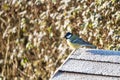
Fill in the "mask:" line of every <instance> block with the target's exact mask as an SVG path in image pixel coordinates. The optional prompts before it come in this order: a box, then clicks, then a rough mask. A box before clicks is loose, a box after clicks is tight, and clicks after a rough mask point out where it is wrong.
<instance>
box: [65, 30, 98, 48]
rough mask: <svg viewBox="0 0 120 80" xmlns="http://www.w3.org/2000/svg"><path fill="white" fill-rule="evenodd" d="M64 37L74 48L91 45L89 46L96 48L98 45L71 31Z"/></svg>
mask: <svg viewBox="0 0 120 80" xmlns="http://www.w3.org/2000/svg"><path fill="white" fill-rule="evenodd" d="M64 38H65V39H66V40H67V44H68V45H69V46H70V47H71V48H72V49H78V48H80V46H82V47H89V48H96V46H94V45H92V44H91V43H89V42H87V41H84V40H83V39H82V38H79V37H78V36H76V35H74V34H72V33H71V32H67V33H66V34H65V36H64Z"/></svg>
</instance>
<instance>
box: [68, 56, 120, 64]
mask: <svg viewBox="0 0 120 80" xmlns="http://www.w3.org/2000/svg"><path fill="white" fill-rule="evenodd" d="M69 59H72V60H81V61H91V62H101V63H111V64H120V63H119V62H110V61H98V60H89V59H77V58H72V57H70V58H69Z"/></svg>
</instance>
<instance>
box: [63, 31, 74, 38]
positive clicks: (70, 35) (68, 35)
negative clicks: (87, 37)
mask: <svg viewBox="0 0 120 80" xmlns="http://www.w3.org/2000/svg"><path fill="white" fill-rule="evenodd" d="M72 35H73V34H72V33H70V32H67V33H66V35H65V36H64V37H65V38H66V39H69V38H70V37H72Z"/></svg>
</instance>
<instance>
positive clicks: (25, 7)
mask: <svg viewBox="0 0 120 80" xmlns="http://www.w3.org/2000/svg"><path fill="white" fill-rule="evenodd" d="M68 31H70V32H73V33H74V34H77V35H80V36H81V37H82V38H83V39H84V40H86V41H89V42H91V43H93V44H94V45H96V46H97V47H98V48H99V49H108V50H120V1H119V0H0V75H1V76H2V77H4V78H6V80H13V79H15V80H17V79H20V80H48V79H49V78H50V76H51V74H53V73H54V71H55V70H56V68H57V67H59V66H60V64H61V63H62V62H63V61H64V60H65V58H66V57H67V56H68V55H69V53H70V52H71V50H70V49H69V47H68V46H67V44H66V41H65V39H64V38H63V37H64V35H65V33H66V32H68Z"/></svg>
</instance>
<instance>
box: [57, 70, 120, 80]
mask: <svg viewBox="0 0 120 80" xmlns="http://www.w3.org/2000/svg"><path fill="white" fill-rule="evenodd" d="M59 71H60V72H66V73H75V74H85V75H95V76H105V77H117V78H120V76H115V75H103V74H93V73H85V72H74V71H64V70H59Z"/></svg>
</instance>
